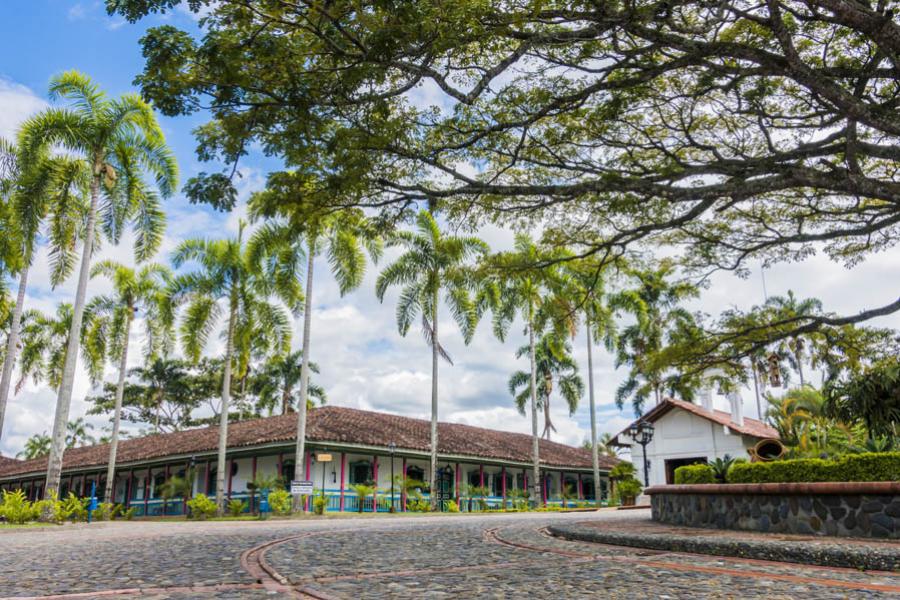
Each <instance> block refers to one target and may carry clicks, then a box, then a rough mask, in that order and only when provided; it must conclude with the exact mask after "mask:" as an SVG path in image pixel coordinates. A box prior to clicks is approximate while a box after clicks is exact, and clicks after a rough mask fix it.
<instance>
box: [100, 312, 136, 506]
mask: <svg viewBox="0 0 900 600" xmlns="http://www.w3.org/2000/svg"><path fill="white" fill-rule="evenodd" d="M126 310H127V311H128V315H127V316H126V317H125V333H124V336H125V339H124V340H123V342H122V358H121V359H120V360H119V380H118V381H117V382H116V404H115V408H114V409H113V427H112V437H111V438H110V440H109V464H108V465H107V466H106V490H105V492H104V495H103V498H104V500H105V501H106V502H113V501H114V500H113V497H112V494H113V478H114V477H115V475H116V452H117V451H118V449H119V423H120V422H121V420H122V396H123V395H124V393H125V373H126V371H127V369H128V338H129V337H130V334H131V319H132V315H134V310H133V309H132V308H131V307H130V306H129V307H127V308H126Z"/></svg>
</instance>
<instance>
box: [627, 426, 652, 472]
mask: <svg viewBox="0 0 900 600" xmlns="http://www.w3.org/2000/svg"><path fill="white" fill-rule="evenodd" d="M628 433H629V434H630V435H631V439H632V440H634V441H635V442H636V443H638V444H640V445H641V449H642V450H643V454H644V487H649V486H650V461H648V460H647V444H649V443H650V441H651V440H652V439H653V423H650V422H649V421H639V422H637V423H632V424H631V428H630V429H629V431H628Z"/></svg>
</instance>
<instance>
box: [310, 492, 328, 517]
mask: <svg viewBox="0 0 900 600" xmlns="http://www.w3.org/2000/svg"><path fill="white" fill-rule="evenodd" d="M327 507H328V498H326V497H325V496H323V495H317V496H316V497H315V498H313V512H314V513H316V514H317V515H324V514H325V509H326V508H327Z"/></svg>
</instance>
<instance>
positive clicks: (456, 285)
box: [375, 210, 488, 510]
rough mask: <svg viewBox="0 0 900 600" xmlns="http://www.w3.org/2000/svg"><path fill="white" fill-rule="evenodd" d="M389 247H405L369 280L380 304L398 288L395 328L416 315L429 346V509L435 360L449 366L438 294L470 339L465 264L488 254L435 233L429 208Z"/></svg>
mask: <svg viewBox="0 0 900 600" xmlns="http://www.w3.org/2000/svg"><path fill="white" fill-rule="evenodd" d="M387 243H388V245H389V246H399V247H401V248H403V249H404V250H405V252H404V253H403V254H402V255H400V257H398V258H397V260H395V261H394V262H393V263H391V264H389V265H388V266H386V267H385V268H384V270H383V271H381V273H380V274H379V275H378V280H377V281H376V282H375V294H376V295H377V296H378V300H379V301H381V302H384V295H385V293H386V292H387V290H388V288H389V287H391V286H394V285H397V286H400V287H401V290H400V299H399V301H398V303H397V328H398V329H399V331H400V335H403V336H405V335H406V334H407V332H408V331H409V328H410V327H411V326H412V324H413V322H414V321H415V320H416V318H417V316H418V315H419V313H421V316H422V332H423V334H424V335H425V341H426V343H428V344H429V345H430V346H431V468H430V474H429V483H430V484H431V490H432V493H431V509H432V510H435V508H436V506H437V493H436V490H437V484H436V478H437V448H438V428H437V423H438V360H439V358H443V359H444V360H446V361H447V362H449V363H450V364H453V362H452V360H451V359H450V356H449V355H448V354H447V352H446V350H444V348H443V346H441V343H440V338H439V337H438V321H439V306H440V303H441V292H444V303H445V304H446V305H447V307H448V308H449V309H450V313H451V314H452V315H453V318H454V320H455V321H456V323H457V325H458V326H459V328H460V330H461V331H462V334H463V340H464V341H465V343H467V344H468V343H469V342H470V341H471V340H472V335H473V334H474V333H475V326H476V324H477V323H478V313H477V310H476V306H475V302H474V301H473V299H472V295H471V291H472V288H473V274H472V273H471V272H470V270H469V269H467V266H468V264H469V262H470V261H471V260H472V259H474V258H477V257H479V256H483V255H484V254H486V253H487V252H488V246H487V244H485V243H484V242H483V241H482V240H480V239H478V238H476V237H465V236H454V235H448V234H445V233H444V232H442V231H441V229H440V227H439V226H438V224H437V221H436V220H435V219H434V216H433V215H432V214H431V212H429V211H427V210H422V211H420V212H419V213H418V215H416V230H415V231H398V232H396V233H395V234H393V235H392V236H391V237H390V238H389V239H388V242H387Z"/></svg>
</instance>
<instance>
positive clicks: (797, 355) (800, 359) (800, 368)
mask: <svg viewBox="0 0 900 600" xmlns="http://www.w3.org/2000/svg"><path fill="white" fill-rule="evenodd" d="M794 357H795V358H796V359H797V375H799V376H800V387H803V386H805V385H806V381H805V380H804V378H803V352H802V351H801V350H800V349H799V348H798V349H797V351H796V352H794Z"/></svg>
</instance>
